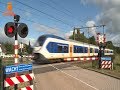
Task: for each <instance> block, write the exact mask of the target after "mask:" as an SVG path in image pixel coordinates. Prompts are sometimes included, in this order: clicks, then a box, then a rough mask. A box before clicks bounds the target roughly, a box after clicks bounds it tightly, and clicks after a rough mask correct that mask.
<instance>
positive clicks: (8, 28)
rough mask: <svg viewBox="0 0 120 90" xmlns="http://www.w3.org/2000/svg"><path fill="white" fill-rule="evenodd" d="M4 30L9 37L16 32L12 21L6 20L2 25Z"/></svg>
mask: <svg viewBox="0 0 120 90" xmlns="http://www.w3.org/2000/svg"><path fill="white" fill-rule="evenodd" d="M4 32H5V34H6V35H7V36H8V37H10V38H12V37H14V36H15V34H16V32H17V31H16V30H15V25H14V23H13V22H8V23H7V24H6V25H5V27H4Z"/></svg>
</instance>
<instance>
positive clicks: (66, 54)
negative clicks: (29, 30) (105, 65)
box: [33, 34, 113, 62]
mask: <svg viewBox="0 0 120 90" xmlns="http://www.w3.org/2000/svg"><path fill="white" fill-rule="evenodd" d="M98 52H99V47H98V46H96V45H92V44H88V43H84V42H78V41H75V40H69V39H68V40H66V39H64V38H61V37H59V36H56V35H51V34H45V35H41V36H40V37H39V38H38V40H37V41H36V43H35V45H34V49H33V56H34V58H33V60H34V61H35V62H42V61H56V60H60V61H64V59H65V58H79V57H81V58H82V57H94V56H98ZM111 55H113V50H111V49H105V56H111Z"/></svg>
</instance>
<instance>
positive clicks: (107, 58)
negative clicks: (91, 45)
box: [101, 57, 111, 61]
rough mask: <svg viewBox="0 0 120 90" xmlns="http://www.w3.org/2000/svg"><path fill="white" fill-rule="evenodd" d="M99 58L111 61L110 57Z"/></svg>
mask: <svg viewBox="0 0 120 90" xmlns="http://www.w3.org/2000/svg"><path fill="white" fill-rule="evenodd" d="M101 60H106V61H111V57H101Z"/></svg>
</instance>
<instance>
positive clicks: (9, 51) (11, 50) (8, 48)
mask: <svg viewBox="0 0 120 90" xmlns="http://www.w3.org/2000/svg"><path fill="white" fill-rule="evenodd" d="M3 45H4V47H5V49H6V54H14V45H13V44H11V43H8V42H6V43H4V44H3Z"/></svg>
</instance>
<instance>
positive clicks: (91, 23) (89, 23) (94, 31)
mask: <svg viewBox="0 0 120 90" xmlns="http://www.w3.org/2000/svg"><path fill="white" fill-rule="evenodd" d="M86 26H87V27H92V28H89V32H90V33H91V34H92V35H94V36H95V37H96V28H95V27H93V26H95V22H94V21H88V22H87V23H86Z"/></svg>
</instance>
